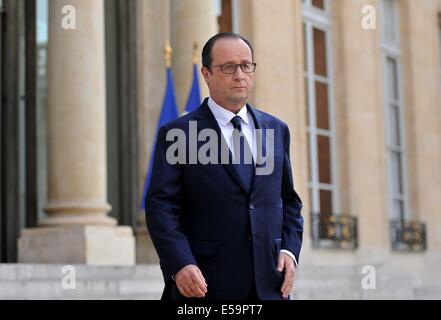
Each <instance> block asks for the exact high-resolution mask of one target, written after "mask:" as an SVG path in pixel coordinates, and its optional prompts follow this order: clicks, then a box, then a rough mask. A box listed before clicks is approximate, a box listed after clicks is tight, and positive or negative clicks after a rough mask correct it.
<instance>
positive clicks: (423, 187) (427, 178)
mask: <svg viewBox="0 0 441 320" xmlns="http://www.w3.org/2000/svg"><path fill="white" fill-rule="evenodd" d="M400 4H401V7H400V9H401V14H402V17H401V18H400V19H402V21H405V22H404V23H403V24H402V25H401V30H400V31H401V53H402V56H401V57H402V60H401V65H402V74H403V75H402V81H403V98H404V110H405V115H404V118H405V129H406V136H405V139H406V156H407V175H408V186H409V203H410V218H411V219H415V220H419V221H421V222H423V223H425V224H426V232H427V234H426V236H427V238H426V240H427V251H426V252H425V253H424V255H417V256H416V257H415V256H413V257H412V260H413V261H414V260H417V259H418V258H424V270H421V274H422V275H424V279H425V281H427V283H430V284H431V285H433V283H435V282H434V281H435V280H436V281H437V282H438V283H440V282H441V274H440V272H439V271H438V269H439V265H440V263H441V215H440V214H439V209H440V208H441V197H440V193H441V170H440V165H439V164H440V163H441V145H440V143H439V141H440V137H441V109H440V105H439V101H440V99H441V95H440V93H439V81H440V73H439V61H440V60H439V54H440V51H439V32H440V31H439V24H438V23H439V21H438V15H437V14H435V13H436V12H439V10H440V9H441V1H436V2H435V1H427V0H425V1H420V2H418V3H414V2H413V1H409V0H406V1H402V2H400ZM403 35H404V36H403ZM413 261H412V263H413ZM405 263H410V262H407V261H406V262H405Z"/></svg>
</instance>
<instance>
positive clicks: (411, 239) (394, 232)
mask: <svg viewBox="0 0 441 320" xmlns="http://www.w3.org/2000/svg"><path fill="white" fill-rule="evenodd" d="M390 235H391V244H392V250H394V251H424V250H426V248H427V243H426V225H425V224H424V223H422V222H419V221H411V220H391V221H390Z"/></svg>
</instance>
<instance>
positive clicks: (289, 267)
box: [277, 252, 296, 299]
mask: <svg viewBox="0 0 441 320" xmlns="http://www.w3.org/2000/svg"><path fill="white" fill-rule="evenodd" d="M283 270H285V279H284V280H283V284H282V288H281V289H280V293H281V294H282V298H283V299H287V298H288V295H289V293H290V292H291V290H292V288H293V286H294V276H295V273H296V267H295V265H294V260H293V259H292V258H291V257H290V256H289V255H287V254H286V253H284V252H280V254H279V259H278V263H277V271H279V272H282V271H283Z"/></svg>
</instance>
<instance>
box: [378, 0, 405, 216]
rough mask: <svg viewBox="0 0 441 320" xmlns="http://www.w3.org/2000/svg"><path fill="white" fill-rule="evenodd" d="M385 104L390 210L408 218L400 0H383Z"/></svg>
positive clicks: (396, 214)
mask: <svg viewBox="0 0 441 320" xmlns="http://www.w3.org/2000/svg"><path fill="white" fill-rule="evenodd" d="M380 14H381V21H382V37H381V42H382V43H381V48H382V53H383V70H384V107H385V122H386V123H385V126H386V150H387V165H388V178H389V179H388V180H389V212H390V217H391V218H392V219H394V220H404V219H405V218H408V196H407V181H406V157H405V141H404V106H403V100H402V96H401V81H400V79H401V66H400V56H401V51H400V31H399V25H400V23H399V14H398V1H396V0H382V2H381V13H380Z"/></svg>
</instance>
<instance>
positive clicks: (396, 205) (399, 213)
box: [392, 200, 404, 219]
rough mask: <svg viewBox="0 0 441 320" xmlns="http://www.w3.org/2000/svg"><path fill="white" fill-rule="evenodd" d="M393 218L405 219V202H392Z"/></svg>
mask: <svg viewBox="0 0 441 320" xmlns="http://www.w3.org/2000/svg"><path fill="white" fill-rule="evenodd" d="M392 218H393V219H404V203H403V200H394V201H393V202H392Z"/></svg>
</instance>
